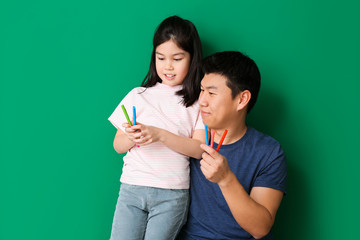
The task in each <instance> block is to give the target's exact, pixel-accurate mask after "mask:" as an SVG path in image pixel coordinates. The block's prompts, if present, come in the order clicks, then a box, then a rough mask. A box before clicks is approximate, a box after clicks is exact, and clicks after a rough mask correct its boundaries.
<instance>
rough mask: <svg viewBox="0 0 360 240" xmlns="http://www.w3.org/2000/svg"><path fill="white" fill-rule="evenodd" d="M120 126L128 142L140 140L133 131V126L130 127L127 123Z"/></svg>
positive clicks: (138, 134)
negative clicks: (123, 129)
mask: <svg viewBox="0 0 360 240" xmlns="http://www.w3.org/2000/svg"><path fill="white" fill-rule="evenodd" d="M122 126H123V127H124V128H125V134H126V136H127V137H128V139H129V140H130V141H133V142H135V141H136V139H140V133H139V132H138V131H137V130H136V129H134V127H135V126H131V125H130V124H129V123H127V122H126V123H123V124H122Z"/></svg>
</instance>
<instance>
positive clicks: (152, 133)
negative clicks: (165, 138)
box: [131, 122, 163, 146]
mask: <svg viewBox="0 0 360 240" xmlns="http://www.w3.org/2000/svg"><path fill="white" fill-rule="evenodd" d="M131 129H132V130H135V133H134V134H133V136H134V142H135V143H136V144H137V145H140V146H145V145H148V144H151V143H154V142H158V141H160V137H161V133H162V131H163V129H160V128H157V127H153V126H148V125H143V124H141V123H138V122H137V123H136V125H135V126H132V127H131Z"/></svg>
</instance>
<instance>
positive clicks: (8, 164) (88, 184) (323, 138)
mask: <svg viewBox="0 0 360 240" xmlns="http://www.w3.org/2000/svg"><path fill="white" fill-rule="evenodd" d="M359 12H360V3H359V2H358V1H355V0H354V1H350V0H344V1H313V0H303V1H295V2H293V1H285V0H284V1H280V0H277V1H240V0H239V1H194V0H191V1H190V0H186V1H184V0H182V1H143V2H142V1H133V2H130V1H118V0H117V1H116V0H102V1H100V0H87V1H85V0H71V1H69V0H62V1H59V0H55V1H45V0H43V1H39V0H35V1H16V0H14V1H9V0H5V1H1V3H0V24H1V25H0V27H1V28H0V30H1V31H0V134H1V135H0V139H1V144H0V160H1V161H0V186H1V187H0V194H1V195H0V239H1V240H7V239H11V240H15V239H94V240H95V239H108V238H109V234H110V230H111V223H112V217H113V212H114V208H115V204H116V200H117V194H118V190H119V185H120V183H119V177H120V174H121V167H122V158H121V156H120V155H118V154H116V153H115V151H114V150H113V147H112V141H113V137H114V134H115V128H114V127H113V126H112V125H111V124H110V123H109V122H108V121H107V118H108V117H109V115H110V114H111V113H112V111H113V110H114V109H115V107H116V106H117V104H118V103H119V102H120V100H121V99H122V98H123V97H124V95H125V94H126V93H127V92H128V91H129V90H130V89H132V88H133V87H135V86H139V85H140V83H141V81H142V79H143V78H144V76H145V74H146V72H147V70H148V66H149V59H150V54H151V47H152V44H151V41H152V36H153V33H154V30H155V27H156V26H157V25H158V24H159V23H160V22H161V21H162V20H163V19H164V18H165V17H168V16H170V15H174V14H177V15H179V16H181V17H183V18H186V19H189V20H191V21H192V22H193V23H194V24H195V25H196V27H197V29H198V31H199V34H200V37H201V39H202V42H203V49H204V54H205V56H206V55H209V54H211V53H213V52H215V51H224V50H240V51H243V52H245V53H246V54H248V55H249V56H250V57H252V58H253V59H254V60H255V61H256V62H257V64H258V66H259V68H260V71H261V73H262V89H261V92H260V96H259V100H258V103H257V106H255V108H254V110H253V112H252V113H251V114H250V115H249V124H250V125H253V126H254V127H256V128H258V129H259V130H261V131H263V132H265V133H267V134H269V135H271V136H273V137H275V138H276V139H277V140H278V141H279V142H280V143H281V144H282V146H283V148H284V150H285V152H286V155H287V160H288V172H289V183H288V195H287V196H286V197H285V198H284V200H283V202H282V204H281V206H280V209H279V212H278V215H277V220H276V223H275V226H274V234H275V236H276V239H282V240H285V239H295V240H304V239H360V234H359V231H358V229H357V227H358V223H357V222H358V216H359V214H360V211H359V210H360V208H359V201H360V199H359V195H360V194H359V187H358V184H359V182H360V181H359V180H360V179H359V173H358V172H359V170H358V168H359V167H360V164H359V162H360V158H359V153H358V152H359V147H360V146H359V142H360V141H359V135H360V129H359V122H360V114H359V110H360V106H359V105H360V104H359V103H360V99H359V90H360V86H359V82H360V70H359V69H360V59H359V58H360V57H359V56H360V44H359V43H360V17H359V16H360V14H359Z"/></svg>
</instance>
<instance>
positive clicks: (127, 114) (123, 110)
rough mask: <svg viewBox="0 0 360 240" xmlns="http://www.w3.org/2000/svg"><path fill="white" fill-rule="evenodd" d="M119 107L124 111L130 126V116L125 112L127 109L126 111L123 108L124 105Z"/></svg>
mask: <svg viewBox="0 0 360 240" xmlns="http://www.w3.org/2000/svg"><path fill="white" fill-rule="evenodd" d="M121 108H122V110H123V112H124V114H125V117H126V120H127V121H128V123H129V124H130V126H132V124H131V121H130V118H129V115H128V114H127V111H126V109H125V106H124V105H121Z"/></svg>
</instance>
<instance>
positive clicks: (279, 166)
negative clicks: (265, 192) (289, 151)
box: [253, 144, 287, 194]
mask: <svg viewBox="0 0 360 240" xmlns="http://www.w3.org/2000/svg"><path fill="white" fill-rule="evenodd" d="M286 183H287V166H286V158H285V154H284V151H283V149H282V148H281V146H280V144H277V145H276V146H275V147H274V150H273V151H272V153H271V154H270V156H269V158H268V160H267V161H266V164H265V166H264V167H262V169H261V170H260V171H259V173H258V176H257V177H256V180H255V183H254V185H253V187H268V188H274V189H277V190H280V191H282V192H284V194H286Z"/></svg>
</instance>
